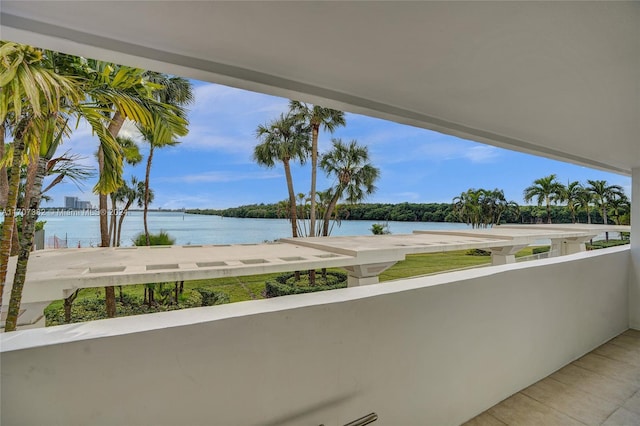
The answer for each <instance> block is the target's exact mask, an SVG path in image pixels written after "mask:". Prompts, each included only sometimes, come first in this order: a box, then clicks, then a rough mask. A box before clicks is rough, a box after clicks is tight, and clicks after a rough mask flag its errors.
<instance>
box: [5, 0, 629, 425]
mask: <svg viewBox="0 0 640 426" xmlns="http://www.w3.org/2000/svg"><path fill="white" fill-rule="evenodd" d="M1 14H2V16H1V22H2V28H1V29H2V34H3V37H6V38H7V39H11V40H14V41H19V42H23V43H30V44H33V45H39V46H42V47H45V48H51V49H54V50H59V51H64V52H66V53H71V54H78V55H83V56H87V57H95V58H98V59H106V60H111V61H116V62H119V63H123V64H128V65H134V66H139V67H142V68H147V69H154V70H158V71H162V72H168V73H175V74H179V75H183V76H185V77H189V78H195V79H199V80H203V81H214V82H218V83H222V84H228V85H232V86H234V87H241V88H245V89H248V90H256V91H261V92H265V93H269V94H274V95H280V96H286V97H296V98H298V99H300V100H303V101H308V102H317V103H321V104H323V105H324V106H328V107H333V108H337V109H344V110H345V111H349V112H355V113H363V114H368V115H372V116H375V117H379V118H384V119H390V120H394V121H397V122H400V123H405V124H410V125H414V126H418V127H422V128H428V129H431V130H436V131H440V132H443V133H447V134H450V135H455V136H459V137H463V138H467V139H471V140H476V141H480V142H486V143H489V144H492V145H495V146H500V147H505V148H508V149H514V150H518V151H523V152H528V153H534V154H538V155H543V156H546V157H550V158H554V159H558V160H561V161H570V162H573V163H577V164H581V165H586V166H590V167H596V168H599V169H604V170H608V171H614V172H618V173H622V174H627V175H631V176H632V200H633V206H632V217H633V222H632V233H631V235H632V237H631V238H632V241H631V245H630V247H618V248H611V249H605V250H601V251H597V252H572V253H566V255H564V256H561V257H555V258H549V259H542V260H537V261H532V262H525V263H518V264H516V263H509V262H508V260H509V256H510V254H509V252H508V251H507V252H502V254H500V253H495V254H496V259H498V258H499V256H501V255H502V256H504V260H505V261H504V262H502V263H504V264H501V265H494V266H490V267H486V268H481V269H475V270H466V271H458V272H452V273H448V274H442V275H437V276H431V277H420V278H413V279H407V280H401V281H397V282H390V283H383V284H376V285H362V286H355V287H350V288H346V289H342V290H335V291H331V292H324V293H316V294H308V295H299V296H289V297H285V298H277V299H270V300H262V301H253V302H243V303H238V304H233V305H224V306H216V307H209V308H198V309H191V310H186V311H177V312H167V313H159V314H152V315H147V316H142V317H132V318H118V319H114V320H105V321H96V322H92V323H84V324H75V325H68V326H60V327H54V328H49V329H44V328H40V329H33V330H25V331H18V332H15V333H11V334H6V335H2V336H0V342H1V345H2V347H1V349H0V356H1V359H0V361H1V367H2V372H1V374H2V376H1V390H2V402H1V404H2V405H1V407H0V408H1V412H2V413H1V419H0V420H1V421H2V423H3V424H4V423H6V424H65V425H73V424H96V425H100V424H105V425H106V424H157V425H162V424H167V425H175V424H220V425H247V424H266V425H276V424H277V425H299V424H309V425H319V424H324V425H341V424H344V423H347V422H349V421H351V420H352V419H355V418H359V417H361V416H362V415H364V414H366V413H370V412H374V411H375V412H376V413H377V414H378V415H379V421H378V422H379V424H387V425H456V424H462V423H464V422H467V421H469V420H470V419H473V418H475V417H476V416H478V415H481V414H482V413H483V412H485V410H487V409H489V408H490V407H493V406H494V405H495V404H497V403H499V402H500V401H505V405H502V406H497V407H494V408H492V409H491V410H490V412H489V413H488V414H487V415H483V417H480V418H476V420H475V421H476V423H478V422H483V421H487V422H489V421H493V419H495V420H497V421H499V422H502V423H517V422H518V421H521V422H526V421H529V420H531V421H532V422H534V423H539V421H544V420H547V419H551V420H550V421H551V422H553V421H555V420H557V419H561V420H563V419H565V418H564V417H552V418H551V417H538V415H537V413H542V414H541V415H545V413H548V412H549V411H551V410H556V411H552V412H553V413H555V414H557V413H562V414H564V415H567V416H569V417H570V418H572V419H573V420H576V421H581V422H583V423H586V424H591V423H595V424H598V423H597V422H601V423H604V424H626V423H634V422H635V420H634V419H635V417H624V416H625V415H626V414H628V413H626V414H625V411H624V410H623V408H624V409H625V410H629V411H633V410H632V408H633V407H637V406H636V405H633V407H632V406H630V404H635V402H636V400H635V399H633V398H634V397H631V392H632V391H633V389H632V388H628V389H627V390H626V391H625V392H626V393H624V394H621V395H620V397H619V399H616V400H614V401H610V402H612V403H613V404H615V407H611V406H609V408H611V409H612V411H611V414H610V415H609V416H608V417H605V414H604V411H601V412H600V413H602V414H601V415H599V417H595V418H592V417H582V416H581V415H580V414H579V413H576V412H575V411H571V410H572V408H571V407H572V406H573V404H572V403H571V401H569V402H567V400H566V399H565V400H564V403H562V402H553V401H551V400H550V399H547V397H546V396H545V395H548V394H552V393H554V389H555V390H557V389H560V390H561V392H562V393H563V395H564V392H563V390H564V387H563V385H564V386H575V387H576V388H578V389H579V390H580V391H582V392H585V393H586V394H590V393H591V391H589V390H587V389H584V388H582V387H581V385H579V384H578V383H577V382H576V383H573V384H572V383H569V382H568V381H563V380H565V379H566V380H569V378H570V377H571V375H570V373H571V371H572V370H574V371H582V370H577V369H583V370H587V371H591V372H592V373H593V374H590V373H584V376H583V377H585V380H586V381H589V380H587V379H588V378H589V377H592V380H591V383H592V384H594V385H596V386H598V392H600V394H601V395H604V393H605V390H604V389H605V386H604V385H605V384H606V383H609V379H611V377H609V378H607V375H608V374H609V373H608V372H611V374H623V375H625V376H626V374H627V373H626V370H624V371H625V372H623V373H619V371H620V370H617V368H615V367H614V368H610V369H609V368H608V367H603V365H604V364H600V363H598V362H596V361H595V360H600V358H599V357H603V358H612V359H617V358H616V356H617V355H616V353H617V354H620V350H617V349H615V348H613V346H614V345H616V346H620V343H623V342H622V341H623V340H628V338H629V337H631V338H634V335H635V332H634V331H628V330H629V329H630V328H631V329H636V330H637V329H638V328H640V221H638V218H639V217H640V203H638V200H640V150H638V135H640V127H638V119H637V118H638V117H639V116H640V104H639V103H638V96H637V88H638V86H637V83H638V79H637V77H638V75H639V74H640V57H639V52H640V44H639V43H640V42H639V40H640V27H639V26H638V25H637V23H638V21H639V18H640V8H639V7H638V4H637V3H635V2H556V3H537V2H516V3H504V2H413V3H411V2H409V3H405V4H400V3H397V2H377V3H375V4H373V3H372V4H367V3H363V2H345V3H341V4H337V3H331V2H299V3H291V2H277V3H272V2H257V3H255V2H162V3H157V2H120V3H118V2H101V1H96V2H66V1H49V2H38V1H30V2H24V1H12V0H4V1H3V2H2V11H1ZM141 16H152V17H153V18H154V19H147V20H141V19H140V17H141ZM318 35H322V37H318ZM575 243H576V244H574V247H575V245H579V243H578V242H577V241H576V242H575ZM306 249H309V251H312V250H319V249H318V248H317V247H315V248H314V247H306ZM296 256H297V255H292V256H286V257H296ZM300 257H303V256H300ZM255 258H256V257H253V256H251V257H247V258H244V257H243V258H240V259H235V260H241V259H255ZM265 260H267V259H265ZM334 260H337V259H334ZM342 260H345V259H344V258H340V261H342ZM211 261H212V262H213V261H215V260H211ZM345 261H346V260H345ZM348 261H349V262H353V259H348ZM355 263H358V262H355ZM355 263H352V264H351V266H353V265H355ZM495 263H498V262H495ZM157 264H163V265H167V264H169V263H149V265H157ZM171 264H172V265H173V264H176V262H171ZM177 265H178V268H177V269H178V270H180V269H181V266H180V263H177ZM234 265H235V266H234ZM234 265H228V264H227V266H229V267H230V268H231V267H235V269H236V270H240V269H242V268H249V269H250V268H260V267H265V264H257V263H252V264H244V266H242V265H237V264H234ZM266 265H271V266H269V267H278V268H279V267H282V264H281V263H277V262H271V263H268V264H266ZM274 265H275V266H274ZM344 265H346V266H348V265H347V264H346V263H345V264H344ZM106 266H109V267H112V266H114V265H106ZM192 266H193V265H192ZM220 266H223V265H220ZM215 267H216V265H208V266H205V267H204V269H207V268H212V269H213V268H215ZM182 269H183V272H187V271H190V272H189V273H194V274H196V273H201V272H202V270H203V267H200V269H198V268H197V265H196V266H193V267H192V268H191V269H189V268H182ZM84 270H85V269H83V271H84ZM88 271H89V273H87V274H85V276H94V277H97V276H100V275H102V276H106V275H108V274H112V275H117V274H118V272H119V271H114V270H104V269H103V270H100V269H98V267H97V266H94V272H93V273H91V270H90V269H89V270H88ZM158 271H163V269H153V267H152V268H151V269H149V270H147V269H145V270H144V271H142V272H141V274H142V275H144V274H153V273H157V272H158ZM198 271H199V272H198ZM122 272H124V271H122ZM174 272H175V271H174ZM360 272H363V270H362V269H361V270H360ZM364 272H366V270H365V271H364ZM354 274H355V275H358V271H356V269H355V268H354ZM354 278H358V279H365V280H364V281H366V282H364V284H367V283H369V280H367V279H368V278H371V277H370V276H360V277H358V276H355V277H354ZM46 281H47V280H46V277H44V278H43V281H42V282H46ZM51 281H55V280H51ZM57 284H63V285H64V280H58V281H57ZM59 291H64V288H57V289H56V290H55V294H56V296H55V297H59V296H57V295H58V294H59ZM611 339H614V340H613V341H612V342H611V345H609V344H607V345H606V346H602V345H603V344H605V343H606V342H609V341H611ZM598 348H600V349H598ZM594 349H595V350H596V352H595V353H594V354H592V355H585V354H588V353H589V352H590V351H592V350H594ZM630 350H632V351H633V352H632V353H635V350H633V349H630ZM616 351H617V352H616ZM617 360H618V361H621V360H620V359H617ZM622 362H626V361H622ZM614 364H616V363H615V362H614ZM618 365H619V364H618ZM600 367H602V368H607V371H604V370H600V371H596V370H597V369H598V368H600ZM628 368H629V370H628V371H629V374H633V375H635V374H636V371H637V365H635V364H633V365H632V364H630V363H628ZM616 371H617V372H616ZM603 373H605V374H603ZM550 375H551V377H550V378H548V379H545V377H548V376H550ZM632 377H635V376H632ZM618 378H619V377H618ZM541 380H542V382H540V381H541ZM553 380H555V381H556V382H558V383H561V385H557V384H556V383H555V382H553ZM613 380H617V378H616V377H613ZM622 382H624V380H622ZM551 384H553V385H555V386H556V387H555V388H554V389H550V388H549V386H551ZM636 384H637V383H636ZM547 385H549V386H547ZM612 392H616V391H615V390H613V391H612ZM556 394H557V392H556ZM512 395H514V396H512ZM581 395H582V394H581ZM627 395H629V397H631V398H632V399H628V398H627ZM583 396H584V395H583ZM636 396H637V394H636ZM584 397H585V399H586V398H590V397H586V396H584ZM527 398H529V399H527ZM567 398H568V399H569V400H570V398H569V397H567ZM624 398H627V399H624ZM603 399H607V400H608V398H603ZM530 400H536V401H537V403H533V402H531V401H530ZM623 400H624V401H623ZM563 404H564V405H563ZM518 405H519V406H520V407H525V408H524V411H525V413H524V415H525V417H521V418H520V420H518V419H517V418H516V417H514V416H515V414H514V415H512V414H510V413H512V412H513V413H515V411H516V408H517V406H518ZM541 405H542V406H546V407H547V408H541V407H540V406H541ZM593 406H594V407H595V406H596V404H593ZM620 407H622V408H620ZM578 408H580V406H578ZM609 408H607V410H608V409H609ZM605 411H606V410H605ZM616 413H622V414H617V415H616ZM527 415H528V416H529V417H526V416H527ZM487 416H492V417H487ZM629 418H631V419H632V420H631V422H628V421H627V420H628V419H629ZM603 419H604V420H603ZM592 420H594V421H593V422H592ZM607 422H609V423H607ZM494 423H495V422H494ZM558 423H561V421H560V420H559V421H558ZM489 424H491V423H489ZM498 424H500V423H498Z"/></svg>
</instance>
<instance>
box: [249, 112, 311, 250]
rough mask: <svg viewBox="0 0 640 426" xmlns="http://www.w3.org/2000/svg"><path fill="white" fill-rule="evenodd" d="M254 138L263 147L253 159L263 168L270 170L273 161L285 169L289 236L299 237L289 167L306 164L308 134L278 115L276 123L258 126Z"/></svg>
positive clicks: (258, 148) (308, 148)
mask: <svg viewBox="0 0 640 426" xmlns="http://www.w3.org/2000/svg"><path fill="white" fill-rule="evenodd" d="M256 137H258V138H261V140H262V143H260V144H259V145H256V147H255V149H254V151H253V159H254V160H255V161H256V162H257V163H258V164H260V165H262V166H266V167H273V166H275V163H276V161H280V162H282V165H283V167H284V174H285V178H286V180H287V191H288V193H289V220H290V221H291V235H292V236H293V237H294V238H296V237H298V215H297V207H296V194H295V192H294V190H293V178H292V176H291V164H290V163H291V161H292V160H293V161H297V162H299V163H300V164H301V165H302V164H304V163H305V161H306V160H307V156H308V154H309V150H310V149H311V147H310V146H309V142H310V140H309V131H308V130H306V129H304V128H303V127H302V126H301V125H300V122H299V121H297V120H296V118H295V117H293V116H292V115H290V114H289V115H284V114H281V115H280V118H279V119H277V120H274V121H272V122H271V123H269V124H265V125H259V126H258V128H257V129H256Z"/></svg>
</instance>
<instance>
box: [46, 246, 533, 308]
mask: <svg viewBox="0 0 640 426" xmlns="http://www.w3.org/2000/svg"><path fill="white" fill-rule="evenodd" d="M531 251H532V248H530V247H527V248H525V249H523V250H521V251H520V252H518V253H517V254H516V256H517V257H520V256H529V255H531ZM466 253H467V251H466V250H461V251H454V252H445V253H430V254H415V255H408V256H407V258H406V260H404V261H401V262H398V263H396V264H395V265H394V266H392V267H391V268H389V269H388V270H387V271H385V272H383V273H382V274H381V275H380V281H381V282H383V281H391V280H397V279H401V278H408V277H415V276H420V275H427V274H434V273H439V272H444V271H448V270H452V269H460V268H469V267H478V266H483V265H488V264H490V263H491V257H490V256H470V255H467V254H466ZM331 270H336V271H342V272H344V271H343V270H342V269H339V268H336V269H331ZM276 275H279V274H262V275H251V276H245V277H225V278H213V279H205V280H195V281H185V283H184V292H185V294H188V293H189V292H190V291H192V290H193V289H196V288H206V289H209V290H212V291H219V292H223V293H226V294H227V295H228V296H229V299H230V302H231V303H234V302H242V301H245V300H257V299H263V298H264V291H265V281H267V280H270V279H273V278H274V277H275V276H276ZM168 285H173V284H172V283H170V284H168ZM123 291H124V292H125V293H126V294H127V295H129V296H131V297H135V298H139V299H142V298H143V295H144V285H131V286H125V287H123ZM118 295H119V290H118V289H117V288H116V300H117V299H118ZM86 299H93V300H96V299H100V300H104V289H103V288H91V289H83V290H81V291H80V293H79V295H78V298H77V299H76V301H75V303H78V302H79V301H82V300H86ZM62 309H63V301H62V300H57V301H54V302H52V303H51V304H50V305H49V306H48V307H47V309H46V311H52V310H62ZM46 311H45V313H46Z"/></svg>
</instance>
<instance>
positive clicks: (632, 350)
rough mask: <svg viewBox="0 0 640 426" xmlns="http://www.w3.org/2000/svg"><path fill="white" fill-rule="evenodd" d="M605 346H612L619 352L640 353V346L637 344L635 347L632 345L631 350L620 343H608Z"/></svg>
mask: <svg viewBox="0 0 640 426" xmlns="http://www.w3.org/2000/svg"><path fill="white" fill-rule="evenodd" d="M607 345H613V346H615V347H616V348H620V349H621V350H623V351H625V352H640V344H638V346H637V347H636V346H635V345H634V347H633V348H630V347H628V346H625V345H621V344H620V343H617V342H609V343H607ZM596 350H597V349H596Z"/></svg>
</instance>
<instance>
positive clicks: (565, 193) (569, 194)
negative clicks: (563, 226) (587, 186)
mask: <svg viewBox="0 0 640 426" xmlns="http://www.w3.org/2000/svg"><path fill="white" fill-rule="evenodd" d="M583 189H584V188H583V187H582V185H581V184H580V182H578V181H577V180H576V181H573V182H568V183H567V186H565V187H563V190H562V194H561V196H560V197H559V199H558V201H564V202H566V203H567V209H569V212H570V213H571V223H576V208H577V205H578V204H579V198H580V192H582V191H583Z"/></svg>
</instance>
